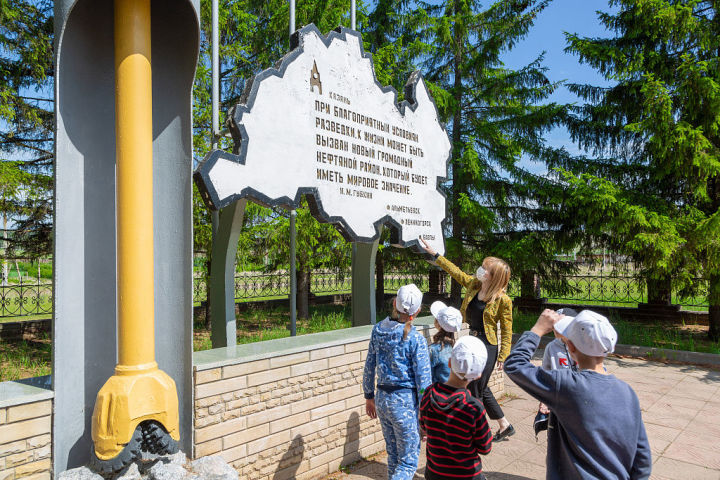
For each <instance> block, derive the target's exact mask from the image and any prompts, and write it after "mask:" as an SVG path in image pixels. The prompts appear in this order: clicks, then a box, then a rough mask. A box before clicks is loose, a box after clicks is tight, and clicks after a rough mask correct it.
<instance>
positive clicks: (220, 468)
mask: <svg viewBox="0 0 720 480" xmlns="http://www.w3.org/2000/svg"><path fill="white" fill-rule="evenodd" d="M190 468H191V469H192V471H193V472H195V473H197V474H198V475H199V477H200V478H201V479H208V480H238V473H237V472H236V471H235V470H234V469H233V468H232V467H231V466H230V465H228V464H227V462H225V460H223V458H222V457H220V456H218V455H211V456H209V457H202V458H198V459H197V460H194V461H193V462H190Z"/></svg>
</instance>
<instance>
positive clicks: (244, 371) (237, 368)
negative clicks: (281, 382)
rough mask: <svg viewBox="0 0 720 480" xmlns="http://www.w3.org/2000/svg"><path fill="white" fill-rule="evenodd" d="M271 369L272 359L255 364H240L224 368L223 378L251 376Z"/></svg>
mask: <svg viewBox="0 0 720 480" xmlns="http://www.w3.org/2000/svg"><path fill="white" fill-rule="evenodd" d="M269 368H270V359H268V358H266V359H263V360H256V361H254V362H247V363H238V364H237V365H228V366H226V367H223V372H222V375H223V378H230V377H237V376H238V375H249V374H251V373H255V372H261V371H265V370H268V369H269Z"/></svg>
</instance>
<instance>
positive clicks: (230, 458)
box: [219, 444, 247, 464]
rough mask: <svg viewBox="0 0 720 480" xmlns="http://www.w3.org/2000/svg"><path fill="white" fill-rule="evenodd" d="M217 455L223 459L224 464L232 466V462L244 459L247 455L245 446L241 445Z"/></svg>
mask: <svg viewBox="0 0 720 480" xmlns="http://www.w3.org/2000/svg"><path fill="white" fill-rule="evenodd" d="M219 455H220V456H221V457H222V458H223V459H225V461H226V462H228V463H230V464H232V463H233V462H235V461H237V460H239V459H241V458H244V457H245V456H246V455H247V445H246V444H242V445H238V446H237V447H233V448H228V449H225V450H223V451H222V452H220V453H219Z"/></svg>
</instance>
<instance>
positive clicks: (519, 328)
mask: <svg viewBox="0 0 720 480" xmlns="http://www.w3.org/2000/svg"><path fill="white" fill-rule="evenodd" d="M537 317H538V316H537V315H533V314H529V313H519V312H517V311H515V314H514V316H513V331H514V332H516V333H519V332H524V331H526V330H530V329H531V328H532V326H533V325H535V321H536V320H537ZM609 320H610V323H612V324H613V326H614V327H615V330H616V331H617V333H618V343H619V344H623V345H639V346H643V347H656V348H667V349H670V350H685V351H689V352H701V353H714V354H720V342H713V341H710V340H709V339H708V338H707V332H708V327H707V325H686V324H684V323H681V324H671V323H651V322H641V321H628V320H623V319H621V318H618V317H617V316H611V317H610V319H609Z"/></svg>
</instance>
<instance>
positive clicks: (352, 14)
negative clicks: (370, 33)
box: [350, 0, 356, 30]
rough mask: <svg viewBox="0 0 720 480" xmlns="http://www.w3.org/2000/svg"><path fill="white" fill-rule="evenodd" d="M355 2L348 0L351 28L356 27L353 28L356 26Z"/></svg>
mask: <svg viewBox="0 0 720 480" xmlns="http://www.w3.org/2000/svg"><path fill="white" fill-rule="evenodd" d="M355 3H356V2H355V0H351V2H350V28H351V29H353V30H355V29H356V28H355V27H356V24H355V9H356V5H355Z"/></svg>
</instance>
